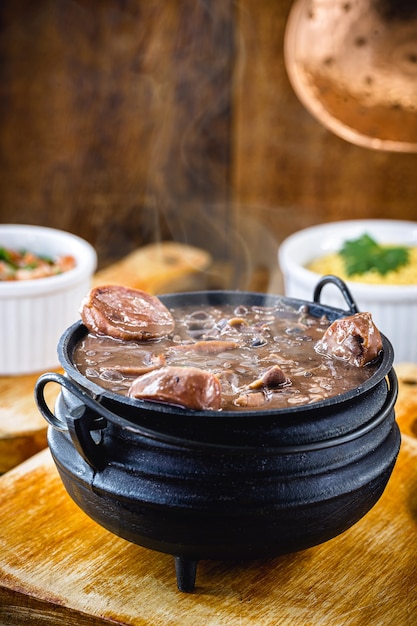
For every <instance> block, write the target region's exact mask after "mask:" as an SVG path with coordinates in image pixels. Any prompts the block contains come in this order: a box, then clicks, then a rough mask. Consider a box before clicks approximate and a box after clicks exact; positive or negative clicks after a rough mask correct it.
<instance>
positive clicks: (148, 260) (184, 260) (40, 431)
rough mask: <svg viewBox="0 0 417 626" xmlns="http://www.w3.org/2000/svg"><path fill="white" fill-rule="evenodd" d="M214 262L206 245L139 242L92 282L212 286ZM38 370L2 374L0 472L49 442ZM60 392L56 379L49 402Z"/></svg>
mask: <svg viewBox="0 0 417 626" xmlns="http://www.w3.org/2000/svg"><path fill="white" fill-rule="evenodd" d="M210 267H211V257H210V255H209V254H208V253H207V252H206V251H204V250H201V249H199V248H195V247H193V246H187V245H185V244H179V243H176V242H162V243H160V244H151V245H148V246H144V247H142V248H139V249H138V250H135V251H134V252H132V253H130V254H129V255H128V256H126V257H125V258H123V259H122V260H121V261H118V262H117V263H115V264H113V265H111V266H110V267H108V268H105V269H103V270H101V271H99V272H97V274H96V275H95V276H94V279H93V284H94V285H100V284H101V285H102V284H124V285H128V286H129V287H134V288H136V289H143V290H144V291H148V292H149V293H154V294H158V293H172V292H178V291H187V290H190V291H193V290H195V289H205V288H206V287H207V285H206V280H207V272H208V270H209V269H210ZM74 321H75V320H74ZM40 373H41V372H40ZM40 373H39V374H40ZM39 374H33V375H29V376H4V377H0V474H1V473H3V472H6V471H7V470H9V469H11V468H12V467H15V466H16V465H18V464H19V463H21V462H22V461H24V460H25V459H27V458H29V457H30V456H32V455H33V454H35V453H36V452H38V451H39V450H42V449H43V448H45V447H46V422H45V420H44V419H43V418H42V417H41V415H40V413H39V411H38V409H37V407H36V404H35V401H34V398H33V389H34V387H35V383H36V381H37V379H38V377H39ZM58 392H59V388H58V386H57V385H48V388H47V400H48V402H49V403H50V404H49V405H50V406H53V402H54V398H55V397H56V396H57V394H58Z"/></svg>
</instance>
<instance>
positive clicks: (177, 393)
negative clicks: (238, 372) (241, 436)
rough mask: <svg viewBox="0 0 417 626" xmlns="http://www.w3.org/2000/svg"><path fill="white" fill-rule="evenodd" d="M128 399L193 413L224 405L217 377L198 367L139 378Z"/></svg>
mask: <svg viewBox="0 0 417 626" xmlns="http://www.w3.org/2000/svg"><path fill="white" fill-rule="evenodd" d="M128 396H129V397H131V398H140V399H141V400H152V401H156V402H163V403H165V404H173V405H175V406H181V407H184V408H187V409H193V410H204V409H213V410H219V409H220V408H221V401H222V393H221V385H220V381H219V379H218V378H217V376H215V375H214V374H212V373H210V372H207V371H205V370H202V369H200V368H198V367H185V366H184V367H181V366H178V367H177V366H170V365H168V366H166V367H162V368H160V369H157V370H154V371H153V372H149V374H144V375H143V376H139V378H136V380H134V381H133V383H132V384H131V386H130V388H129V391H128Z"/></svg>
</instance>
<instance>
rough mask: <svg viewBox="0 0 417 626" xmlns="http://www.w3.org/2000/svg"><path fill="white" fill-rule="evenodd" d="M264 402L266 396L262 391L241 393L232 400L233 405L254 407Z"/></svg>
mask: <svg viewBox="0 0 417 626" xmlns="http://www.w3.org/2000/svg"><path fill="white" fill-rule="evenodd" d="M265 403H266V397H265V395H264V393H263V392H262V391H255V392H251V393H242V394H240V396H238V397H237V398H236V400H235V402H234V404H235V406H241V407H246V408H253V409H256V408H258V407H260V406H262V405H263V404H265Z"/></svg>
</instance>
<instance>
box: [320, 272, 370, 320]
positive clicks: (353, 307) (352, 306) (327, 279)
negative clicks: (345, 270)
mask: <svg viewBox="0 0 417 626" xmlns="http://www.w3.org/2000/svg"><path fill="white" fill-rule="evenodd" d="M329 283H330V284H333V285H335V286H336V287H337V288H338V289H339V290H340V292H341V293H342V296H343V297H344V299H345V301H346V304H347V305H348V307H349V313H351V314H352V315H353V314H355V313H358V312H359V309H358V307H357V304H356V302H355V300H354V298H353V296H352V294H351V292H350V290H349V288H348V287H347V285H346V284H345V283H344V282H343V280H342V279H341V278H339V277H338V276H333V274H327V275H326V276H323V277H322V278H321V279H320V280H319V282H318V283H317V285H316V287H315V289H314V294H313V300H314V302H316V303H318V304H320V295H321V292H322V290H323V287H324V286H325V285H327V284H329Z"/></svg>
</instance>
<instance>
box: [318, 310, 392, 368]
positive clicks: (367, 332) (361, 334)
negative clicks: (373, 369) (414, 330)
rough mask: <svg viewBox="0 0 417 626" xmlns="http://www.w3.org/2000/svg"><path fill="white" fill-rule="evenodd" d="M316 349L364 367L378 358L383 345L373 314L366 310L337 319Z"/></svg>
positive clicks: (321, 352)
mask: <svg viewBox="0 0 417 626" xmlns="http://www.w3.org/2000/svg"><path fill="white" fill-rule="evenodd" d="M315 349H316V351H317V352H319V353H320V354H327V355H328V356H330V357H334V358H336V359H341V360H343V361H346V362H348V363H350V364H351V365H355V366H356V367H363V366H364V365H366V364H367V363H371V362H372V361H375V359H377V358H378V356H379V354H380V353H381V351H382V349H383V345H382V338H381V333H380V332H379V330H378V328H377V327H376V326H375V324H374V322H373V320H372V316H371V314H370V313H368V312H364V313H356V314H355V315H350V316H348V317H344V318H341V319H338V320H335V321H334V322H333V323H332V324H331V325H330V326H329V328H328V329H327V330H326V332H325V333H324V335H323V337H322V339H320V341H318V342H317V344H316V346H315Z"/></svg>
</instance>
